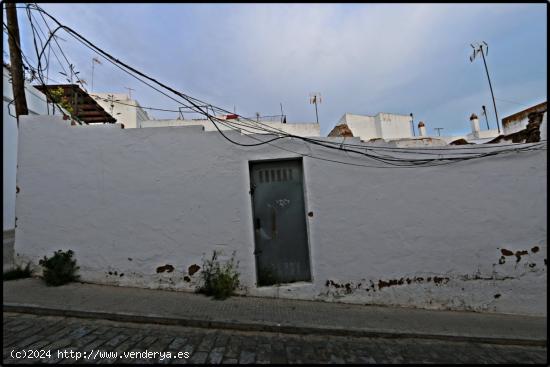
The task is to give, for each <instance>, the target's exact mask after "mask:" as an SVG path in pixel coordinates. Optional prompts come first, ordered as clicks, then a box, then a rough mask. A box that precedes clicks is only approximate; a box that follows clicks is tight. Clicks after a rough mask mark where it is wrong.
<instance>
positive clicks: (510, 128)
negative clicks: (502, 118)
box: [503, 116, 529, 135]
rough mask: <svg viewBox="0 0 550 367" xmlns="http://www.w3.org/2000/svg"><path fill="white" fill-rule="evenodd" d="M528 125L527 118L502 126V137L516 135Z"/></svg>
mask: <svg viewBox="0 0 550 367" xmlns="http://www.w3.org/2000/svg"><path fill="white" fill-rule="evenodd" d="M528 123H529V118H528V117H527V116H525V117H524V118H522V119H519V120H514V121H510V122H509V123H507V124H506V125H504V126H503V133H504V135H510V134H513V133H517V132H518V131H521V130H523V129H525V128H526V127H527V124H528Z"/></svg>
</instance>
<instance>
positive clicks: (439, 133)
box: [434, 127, 443, 136]
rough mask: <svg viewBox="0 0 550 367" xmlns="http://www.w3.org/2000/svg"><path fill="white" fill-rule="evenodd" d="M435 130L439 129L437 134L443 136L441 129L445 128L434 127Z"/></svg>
mask: <svg viewBox="0 0 550 367" xmlns="http://www.w3.org/2000/svg"><path fill="white" fill-rule="evenodd" d="M434 130H437V136H441V132H440V131H441V130H443V128H442V127H434Z"/></svg>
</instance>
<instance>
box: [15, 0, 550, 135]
mask: <svg viewBox="0 0 550 367" xmlns="http://www.w3.org/2000/svg"><path fill="white" fill-rule="evenodd" d="M40 6H42V7H43V8H44V9H45V10H46V11H48V12H50V13H51V14H52V15H54V16H55V17H56V18H58V20H60V21H61V22H62V23H64V24H66V25H68V26H69V27H71V28H73V29H75V30H76V31H78V32H80V33H81V34H82V35H84V36H85V37H86V38H88V39H89V40H90V41H92V42H94V43H95V44H96V45H98V46H100V47H101V48H103V49H105V50H106V51H107V52H109V53H111V54H113V55H114V56H115V57H117V58H119V59H121V60H123V61H125V62H127V63H128V64H130V65H132V66H134V67H136V68H137V69H139V70H141V71H143V72H145V73H147V74H149V75H150V76H152V77H154V78H157V79H158V80H160V81H163V82H165V83H166V84H168V85H170V86H173V87H174V88H176V89H178V90H180V91H183V92H185V93H187V94H189V95H192V96H194V97H197V98H200V99H203V100H205V101H207V102H209V103H212V104H214V105H217V106H219V107H223V108H225V109H227V110H233V108H236V112H237V113H239V114H242V115H245V116H253V115H254V114H255V112H260V113H261V114H262V115H276V114H280V103H282V104H283V109H284V112H285V114H286V115H287V116H288V117H287V121H288V122H289V123H292V122H314V121H315V110H314V107H313V106H312V105H310V104H309V103H308V96H309V93H310V92H320V93H321V95H322V98H323V100H322V104H320V105H319V122H320V124H321V132H322V134H327V133H328V132H329V131H330V130H331V129H332V127H334V125H335V124H336V123H337V121H338V120H339V119H340V117H341V116H342V115H343V114H344V113H346V112H349V113H356V114H368V115H374V114H376V113H378V112H389V113H401V114H407V115H408V114H409V113H411V112H412V113H414V116H415V122H416V123H418V121H419V120H423V121H424V122H425V123H426V126H427V128H428V134H434V135H436V133H435V132H434V130H433V128H434V127H442V128H444V130H443V131H442V135H451V134H453V135H454V134H463V133H467V132H469V129H470V127H469V116H470V114H471V113H473V112H475V113H477V114H478V115H479V114H480V111H481V106H482V105H486V106H487V109H488V112H489V114H488V115H489V116H488V117H489V123H490V125H491V128H496V122H495V115H494V111H493V107H492V100H491V94H490V91H489V86H488V82H487V77H486V75H485V70H484V67H483V61H482V59H478V60H475V61H474V62H473V63H471V62H470V60H469V56H470V55H471V53H472V49H471V47H470V43H473V42H476V41H485V42H487V43H488V44H489V54H488V57H487V64H488V67H489V72H490V75H491V79H492V82H493V88H494V92H495V97H496V98H497V101H496V102H497V108H498V112H499V117H500V118H503V117H505V116H507V115H510V114H512V113H514V112H517V111H518V110H521V109H523V108H525V107H528V106H531V105H533V104H536V103H539V102H542V101H545V100H546V98H547V96H546V88H547V84H546V78H547V74H546V73H547V56H546V53H547V50H546V43H547V39H546V37H547V35H546V33H547V17H546V6H547V5H546V4H410V5H409V4H40ZM19 22H20V27H21V38H22V43H23V50H24V52H25V53H27V54H29V55H32V53H33V49H32V37H31V36H30V33H29V31H28V29H29V26H28V20H27V19H26V17H25V14H24V11H23V9H19ZM59 35H60V36H61V37H63V38H64V39H65V41H62V40H60V41H59V42H60V44H61V45H62V46H63V48H64V50H65V52H66V54H67V56H68V57H69V59H70V60H71V61H72V62H73V63H74V64H75V65H76V67H77V70H79V71H80V72H81V76H82V77H83V78H84V79H86V80H87V81H88V90H90V84H91V83H90V81H91V59H92V57H93V56H94V54H93V53H92V52H91V51H90V50H89V49H87V48H85V47H84V46H82V45H80V44H78V43H77V42H75V41H74V40H73V39H72V38H71V37H70V36H69V35H67V34H63V33H59ZM6 45H7V43H6V41H4V48H5V50H7V47H6ZM4 58H5V55H4ZM52 59H53V60H54V61H52V64H51V66H50V71H49V74H50V77H52V78H57V79H59V80H62V77H61V76H60V75H59V74H58V71H59V70H61V69H60V68H59V66H58V64H57V62H56V61H55V59H54V58H53V56H52ZM124 87H131V88H134V89H135V91H133V92H132V97H135V99H137V100H138V101H139V102H140V104H142V105H144V106H154V107H161V108H176V109H177V106H176V105H175V103H174V102H173V101H171V100H169V99H167V98H166V97H164V96H162V95H160V94H158V93H157V92H155V91H153V90H151V89H150V88H149V87H147V86H145V85H143V84H140V82H138V81H137V80H135V79H132V78H131V77H129V76H128V75H126V74H124V73H123V72H122V71H120V70H119V69H116V68H114V67H113V66H112V65H110V64H108V63H107V62H104V63H103V64H102V65H96V67H95V73H94V91H95V92H115V93H124V92H126V91H127V90H126V89H124ZM152 114H153V116H155V117H157V118H170V117H174V118H175V117H176V115H175V114H168V115H167V114H161V113H157V112H153V113H152ZM480 123H481V124H480V125H481V126H482V129H486V124H485V120H484V119H483V118H482V119H481V121H480Z"/></svg>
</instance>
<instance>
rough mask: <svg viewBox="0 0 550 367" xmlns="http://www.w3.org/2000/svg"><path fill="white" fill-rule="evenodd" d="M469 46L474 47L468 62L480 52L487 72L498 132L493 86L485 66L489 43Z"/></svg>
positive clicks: (482, 42) (483, 42) (498, 125)
mask: <svg viewBox="0 0 550 367" xmlns="http://www.w3.org/2000/svg"><path fill="white" fill-rule="evenodd" d="M470 46H471V47H472V48H473V49H474V51H473V54H472V56H470V62H473V61H474V60H475V58H476V56H477V55H479V54H481V57H482V58H483V65H485V72H486V73H487V80H488V81H489V89H491V97H492V98H493V107H494V108H495V116H496V118H497V129H498V133H499V134H500V124H499V122H498V113H497V104H496V102H495V95H494V93H493V86H492V85H491V77H489V69H488V68H487V62H486V61H485V55H489V45H487V43H486V42H485V41H481V43H479V42H477V43H475V45H474V44H470Z"/></svg>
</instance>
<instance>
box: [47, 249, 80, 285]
mask: <svg viewBox="0 0 550 367" xmlns="http://www.w3.org/2000/svg"><path fill="white" fill-rule="evenodd" d="M73 255H74V252H73V251H72V250H68V251H67V252H63V251H61V250H59V251H56V252H55V253H54V255H53V256H52V257H50V258H47V257H46V256H44V259H43V260H40V261H39V262H38V263H39V264H40V265H42V266H43V267H44V280H45V281H46V284H48V285H53V286H58V285H63V284H67V283H70V282H73V281H75V280H78V278H79V276H78V275H76V271H77V270H78V269H79V267H78V266H76V260H73Z"/></svg>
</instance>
